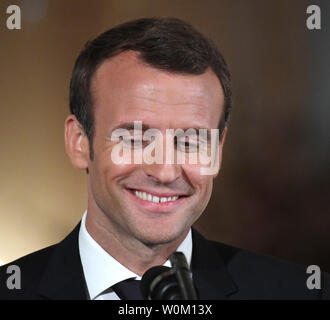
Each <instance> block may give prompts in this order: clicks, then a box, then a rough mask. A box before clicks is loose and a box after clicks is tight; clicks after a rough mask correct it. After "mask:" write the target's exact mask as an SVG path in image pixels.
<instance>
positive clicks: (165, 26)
mask: <svg viewBox="0 0 330 320" xmlns="http://www.w3.org/2000/svg"><path fill="white" fill-rule="evenodd" d="M128 50H133V51H136V52H138V53H139V59H141V61H143V62H144V63H146V64H147V65H150V66H151V67H154V68H156V69H160V70H164V71H168V72H173V73H180V74H195V75H198V74H203V73H204V72H205V71H206V70H207V69H208V68H211V69H212V70H213V72H214V73H215V74H216V75H217V77H218V78H219V80H220V83H221V85H222V88H223V91H224V97H225V105H224V114H223V116H222V120H221V122H220V126H219V127H220V130H223V129H224V127H225V125H226V123H227V121H228V118H229V114H230V110H231V107H232V97H231V96H232V94H231V84H230V73H229V70H228V67H227V64H226V62H225V60H224V58H223V56H222V54H221V53H220V52H219V50H218V49H217V47H216V46H215V44H214V43H213V42H212V41H211V40H209V39H207V38H206V37H205V36H203V35H202V34H201V33H199V32H198V31H197V30H196V29H194V28H193V27H192V26H191V25H189V24H188V23H186V22H184V21H182V20H180V19H176V18H143V19H138V20H133V21H129V22H126V23H123V24H120V25H118V26H115V27H114V28H111V29H109V30H107V31H105V32H104V33H102V34H101V35H99V36H98V37H97V38H96V39H94V40H92V41H88V42H87V43H86V45H85V47H84V49H83V50H82V51H81V52H80V54H79V56H78V58H77V60H76V63H75V66H74V69H73V73H72V77H71V82H70V111H71V113H72V114H74V115H75V116H76V117H77V119H78V121H79V122H80V124H81V125H82V127H83V129H84V132H85V134H86V135H87V137H88V140H89V145H90V158H91V160H93V158H94V155H93V154H94V152H93V135H94V116H93V110H92V95H91V90H90V85H91V80H92V77H93V75H94V73H95V71H96V70H97V68H98V67H99V66H100V65H101V64H102V62H104V60H106V59H108V58H111V57H114V56H116V55H118V54H120V53H121V52H124V51H128Z"/></svg>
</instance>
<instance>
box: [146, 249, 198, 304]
mask: <svg viewBox="0 0 330 320" xmlns="http://www.w3.org/2000/svg"><path fill="white" fill-rule="evenodd" d="M170 261H171V264H172V268H169V267H165V266H155V267H152V268H150V269H149V270H147V271H146V272H145V274H144V275H143V276H142V279H141V293H142V296H143V298H144V299H146V300H197V294H196V291H195V288H194V284H193V281H192V278H191V272H190V270H189V267H188V263H187V260H186V258H185V256H184V254H183V253H182V252H174V253H173V254H172V255H171V256H170Z"/></svg>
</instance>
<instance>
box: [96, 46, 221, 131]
mask: <svg viewBox="0 0 330 320" xmlns="http://www.w3.org/2000/svg"><path fill="white" fill-rule="evenodd" d="M91 92H92V97H93V111H94V115H95V119H96V121H97V119H98V118H101V119H102V120H105V121H106V120H107V118H108V117H109V121H112V122H117V123H115V124H114V125H118V122H129V121H134V120H142V121H143V120H144V121H148V122H155V126H159V121H158V120H162V122H164V125H165V126H170V125H175V123H174V122H178V121H179V120H182V121H183V122H185V121H186V122H192V121H193V122H196V123H195V125H197V126H203V125H204V126H203V127H210V126H212V125H213V122H215V123H216V124H215V126H217V123H218V121H219V119H220V115H221V114H222V109H223V103H224V95H223V90H222V87H221V84H220V82H219V79H218V78H217V76H216V75H215V74H214V72H213V71H211V70H207V71H206V72H205V73H204V74H202V75H187V74H177V73H170V72H166V71H161V70H158V69H155V68H152V67H150V66H148V65H146V64H144V63H143V62H142V61H141V60H140V59H138V54H137V53H136V52H132V51H127V52H124V53H121V54H119V55H118V56H116V57H113V58H111V59H108V60H106V61H105V62H103V63H102V64H101V65H100V67H99V68H98V69H97V71H96V73H95V75H94V77H93V79H92V84H91ZM110 115H111V117H110ZM160 115H162V116H161V117H160ZM157 122H158V124H157ZM171 122H172V123H171ZM149 124H150V125H152V123H149ZM190 124H191V126H192V125H194V124H192V123H190ZM184 125H188V123H185V124H184Z"/></svg>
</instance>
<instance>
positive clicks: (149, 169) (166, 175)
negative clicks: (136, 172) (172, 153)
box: [143, 163, 181, 184]
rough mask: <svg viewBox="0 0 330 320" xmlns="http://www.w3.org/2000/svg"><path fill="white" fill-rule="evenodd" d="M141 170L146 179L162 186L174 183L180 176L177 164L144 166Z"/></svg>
mask: <svg viewBox="0 0 330 320" xmlns="http://www.w3.org/2000/svg"><path fill="white" fill-rule="evenodd" d="M143 170H144V172H145V173H146V175H147V176H148V177H150V178H152V179H154V180H156V181H157V182H159V183H162V184H169V183H171V182H174V181H175V180H176V179H177V178H178V177H179V176H180V175H181V168H180V166H179V165H177V164H167V163H164V164H158V163H154V164H144V165H143Z"/></svg>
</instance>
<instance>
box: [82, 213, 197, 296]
mask: <svg viewBox="0 0 330 320" xmlns="http://www.w3.org/2000/svg"><path fill="white" fill-rule="evenodd" d="M86 215H87V210H86V211H85V212H84V215H83V217H82V220H81V225H80V230H79V238H78V245H79V253H80V259H81V263H82V267H83V271H84V276H85V279H86V284H87V288H88V292H89V295H90V299H94V298H95V297H97V296H98V295H99V294H101V293H102V292H103V291H105V290H106V289H108V288H109V287H111V286H113V285H114V284H116V283H118V282H120V281H123V280H125V279H128V278H135V279H137V280H140V279H141V277H140V276H138V275H137V274H135V273H134V272H132V271H131V270H129V269H127V268H126V267H125V266H123V265H122V264H121V263H119V262H118V261H117V260H116V259H114V258H113V257H112V256H111V255H110V254H109V253H107V252H106V251H105V250H104V249H103V248H102V247H101V246H100V245H99V244H98V243H97V242H96V241H95V240H94V239H93V238H92V236H91V235H90V234H89V233H88V231H87V229H86V224H85V223H86ZM177 251H181V252H183V254H184V255H185V257H186V259H187V262H188V264H189V265H190V263H191V256H192V237H191V229H190V230H189V232H188V234H187V236H186V238H185V239H184V240H183V241H182V242H181V244H180V245H179V247H178V248H177ZM164 266H167V267H170V266H171V263H170V261H169V260H167V261H166V262H165V263H164Z"/></svg>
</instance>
